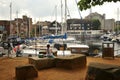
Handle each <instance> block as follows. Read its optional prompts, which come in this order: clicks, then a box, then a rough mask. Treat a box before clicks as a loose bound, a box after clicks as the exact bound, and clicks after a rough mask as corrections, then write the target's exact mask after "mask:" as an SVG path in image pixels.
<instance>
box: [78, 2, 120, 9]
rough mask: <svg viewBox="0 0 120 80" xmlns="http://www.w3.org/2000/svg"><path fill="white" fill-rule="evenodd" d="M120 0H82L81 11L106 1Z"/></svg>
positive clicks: (79, 4)
mask: <svg viewBox="0 0 120 80" xmlns="http://www.w3.org/2000/svg"><path fill="white" fill-rule="evenodd" d="M117 1H120V0H80V1H79V2H78V6H79V9H80V10H81V11H83V10H86V9H88V8H91V6H96V5H102V4H103V3H104V2H117Z"/></svg>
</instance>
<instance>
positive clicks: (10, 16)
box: [10, 2, 12, 35]
mask: <svg viewBox="0 0 120 80" xmlns="http://www.w3.org/2000/svg"><path fill="white" fill-rule="evenodd" d="M11 20H12V2H10V35H11V34H12V33H11Z"/></svg>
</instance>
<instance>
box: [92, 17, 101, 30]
mask: <svg viewBox="0 0 120 80" xmlns="http://www.w3.org/2000/svg"><path fill="white" fill-rule="evenodd" d="M100 26H101V23H100V21H99V20H98V19H93V20H92V27H93V28H92V29H93V30H99V29H100Z"/></svg>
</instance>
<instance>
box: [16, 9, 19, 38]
mask: <svg viewBox="0 0 120 80" xmlns="http://www.w3.org/2000/svg"><path fill="white" fill-rule="evenodd" d="M16 15H17V36H19V28H18V11H16Z"/></svg>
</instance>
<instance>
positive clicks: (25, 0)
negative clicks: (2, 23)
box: [0, 0, 120, 22]
mask: <svg viewBox="0 0 120 80" xmlns="http://www.w3.org/2000/svg"><path fill="white" fill-rule="evenodd" d="M64 1H65V0H62V2H63V17H62V19H63V21H64V20H65V15H64V14H65V13H64V12H65V10H64V5H65V4H64V3H65V2H64ZM77 1H78V0H77ZM11 2H12V8H11V9H12V10H11V11H12V16H11V17H12V20H14V18H17V15H18V18H22V16H23V15H26V16H28V17H31V18H32V19H33V22H37V21H38V20H39V21H54V20H57V21H58V22H61V0H0V20H10V3H11ZM119 8H120V2H117V3H113V2H111V3H104V4H103V5H101V6H95V7H92V9H91V12H92V13H94V12H97V13H99V14H101V15H103V14H106V19H112V18H113V19H115V20H119V19H120V18H119V17H120V16H119V15H118V14H120V11H119V10H120V9H119ZM67 9H68V15H70V16H67V19H68V18H70V17H71V18H78V19H80V18H81V17H82V18H84V17H85V16H87V15H89V14H90V9H87V10H84V11H80V14H79V10H78V8H77V5H76V2H75V0H67ZM118 9H119V10H118ZM17 12H18V14H17ZM80 15H81V16H80ZM56 16H57V17H56Z"/></svg>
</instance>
